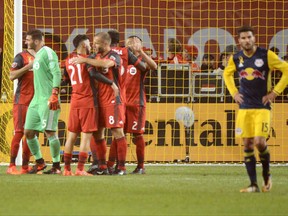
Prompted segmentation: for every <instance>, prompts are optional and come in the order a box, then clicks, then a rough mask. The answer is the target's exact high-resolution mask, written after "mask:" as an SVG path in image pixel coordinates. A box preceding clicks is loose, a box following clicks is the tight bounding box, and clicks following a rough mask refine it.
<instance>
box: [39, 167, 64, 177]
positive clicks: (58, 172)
mask: <svg viewBox="0 0 288 216" xmlns="http://www.w3.org/2000/svg"><path fill="white" fill-rule="evenodd" d="M43 174H48V175H61V174H62V172H61V168H59V169H57V168H56V167H52V168H51V169H50V170H47V171H45V172H43Z"/></svg>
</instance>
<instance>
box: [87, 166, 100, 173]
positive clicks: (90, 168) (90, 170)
mask: <svg viewBox="0 0 288 216" xmlns="http://www.w3.org/2000/svg"><path fill="white" fill-rule="evenodd" d="M97 169H98V165H97V164H94V165H93V164H92V165H91V166H90V167H89V169H88V170H87V172H88V173H90V174H93V173H94V172H95V171H96V170H97Z"/></svg>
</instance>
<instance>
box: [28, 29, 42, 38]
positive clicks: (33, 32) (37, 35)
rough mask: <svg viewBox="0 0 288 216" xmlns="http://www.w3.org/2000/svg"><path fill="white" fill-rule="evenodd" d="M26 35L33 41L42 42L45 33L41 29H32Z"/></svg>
mask: <svg viewBox="0 0 288 216" xmlns="http://www.w3.org/2000/svg"><path fill="white" fill-rule="evenodd" d="M26 35H30V36H31V37H32V40H40V41H42V37H43V33H42V32H41V31H40V30H39V29H32V30H30V31H28V32H27V33H26Z"/></svg>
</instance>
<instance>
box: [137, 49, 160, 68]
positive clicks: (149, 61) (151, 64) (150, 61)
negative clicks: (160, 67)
mask: <svg viewBox="0 0 288 216" xmlns="http://www.w3.org/2000/svg"><path fill="white" fill-rule="evenodd" d="M139 52H140V55H141V56H142V58H143V59H144V61H145V63H146V67H147V68H148V69H150V70H157V64H156V62H155V61H154V60H153V59H152V58H151V57H149V56H148V55H147V54H146V53H145V52H144V51H143V49H140V50H139Z"/></svg>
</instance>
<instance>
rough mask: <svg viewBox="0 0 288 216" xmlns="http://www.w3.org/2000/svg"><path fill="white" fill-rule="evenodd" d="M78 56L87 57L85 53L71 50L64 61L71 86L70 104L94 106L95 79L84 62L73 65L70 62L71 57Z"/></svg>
mask: <svg viewBox="0 0 288 216" xmlns="http://www.w3.org/2000/svg"><path fill="white" fill-rule="evenodd" d="M79 56H81V57H83V58H86V57H87V55H79V54H77V53H75V52H73V53H71V54H70V55H69V56H68V58H67V59H66V62H65V65H66V71H67V73H68V75H69V78H70V81H71V86H72V95H71V106H73V107H74V108H77V107H86V108H88V107H94V106H97V91H96V81H94V80H93V79H92V78H91V77H90V75H89V73H88V71H87V65H86V64H77V65H74V64H72V63H71V59H72V58H73V57H79Z"/></svg>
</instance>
